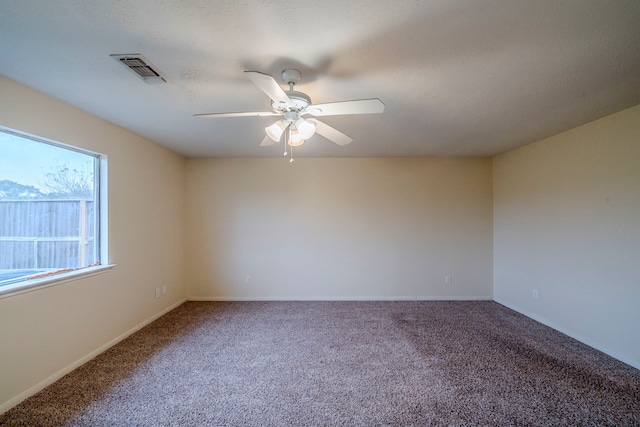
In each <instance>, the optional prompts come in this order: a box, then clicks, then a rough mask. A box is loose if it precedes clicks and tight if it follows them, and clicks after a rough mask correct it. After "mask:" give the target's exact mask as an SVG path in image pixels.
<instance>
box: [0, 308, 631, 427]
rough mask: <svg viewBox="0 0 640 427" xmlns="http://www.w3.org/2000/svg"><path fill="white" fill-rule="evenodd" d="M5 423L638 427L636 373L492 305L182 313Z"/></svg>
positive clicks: (15, 412) (82, 370) (42, 395)
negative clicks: (591, 426) (590, 426)
mask: <svg viewBox="0 0 640 427" xmlns="http://www.w3.org/2000/svg"><path fill="white" fill-rule="evenodd" d="M0 425H2V426H475V425H482V426H525V425H531V426H545V425H549V426H565V425H566V426H589V425H593V426H638V425H640V371H638V370H637V369H634V368H632V367H630V366H628V365H625V364H623V363H621V362H619V361H617V360H615V359H613V358H611V357H609V356H607V355H605V354H603V353H601V352H598V351H596V350H594V349H592V348H590V347H588V346H586V345H584V344H581V343H579V342H577V341H575V340H573V339H571V338H569V337H567V336H565V335H563V334H561V333H559V332H557V331H554V330H552V329H550V328H548V327H546V326H544V325H541V324H539V323H537V322H535V321H533V320H531V319H528V318H526V317H524V316H522V315H520V314H518V313H516V312H514V311H512V310H509V309H507V308H505V307H503V306H501V305H499V304H497V303H495V302H489V301H473V302H471V301H456V302H434V301H429V302H233V303H211V302H187V303H185V304H183V305H181V306H180V307H178V308H177V309H175V310H173V311H172V312H170V313H168V314H167V315H165V316H163V317H162V318H160V319H158V320H157V321H155V322H154V323H152V324H150V325H149V326H147V327H145V328H144V329H142V330H140V331H139V332H137V333H136V334H134V335H132V336H130V337H129V338H127V339H125V340H123V341H122V342H120V343H119V344H117V345H116V346H114V347H112V348H111V349H109V350H108V351H106V352H105V353H103V354H101V355H99V356H98V357H96V358H95V359H93V360H91V361H90V362H88V363H86V364H85V365H83V366H82V367H80V368H78V369H77V370H75V371H73V372H72V373H70V374H68V375H66V376H65V377H63V378H62V379H60V380H59V381H57V382H56V383H55V384H53V385H51V386H49V387H47V388H46V389H44V390H43V391H41V392H40V393H38V394H36V395H35V396H33V397H31V398H29V399H27V400H25V401H24V402H23V403H21V404H20V405H18V406H16V407H15V408H13V409H12V410H10V411H8V412H6V413H5V414H3V415H0Z"/></svg>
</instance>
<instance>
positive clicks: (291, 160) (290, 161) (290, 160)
mask: <svg viewBox="0 0 640 427" xmlns="http://www.w3.org/2000/svg"><path fill="white" fill-rule="evenodd" d="M289 163H293V145H292V146H291V158H290V159H289Z"/></svg>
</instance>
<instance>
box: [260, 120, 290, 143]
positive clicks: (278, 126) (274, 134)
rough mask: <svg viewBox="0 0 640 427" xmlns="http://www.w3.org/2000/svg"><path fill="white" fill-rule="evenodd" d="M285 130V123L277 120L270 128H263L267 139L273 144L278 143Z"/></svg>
mask: <svg viewBox="0 0 640 427" xmlns="http://www.w3.org/2000/svg"><path fill="white" fill-rule="evenodd" d="M286 128H287V123H286V122H285V121H284V120H278V121H277V122H275V123H274V124H272V125H271V126H267V127H266V128H264V131H265V132H266V133H267V135H268V136H269V138H271V139H273V140H274V141H275V142H278V141H280V138H281V137H282V133H283V132H284V130H285V129H286Z"/></svg>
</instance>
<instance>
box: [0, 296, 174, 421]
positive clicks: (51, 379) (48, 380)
mask: <svg viewBox="0 0 640 427" xmlns="http://www.w3.org/2000/svg"><path fill="white" fill-rule="evenodd" d="M185 301H186V299H182V300H180V301H178V302H176V303H175V304H173V305H171V306H169V307H167V308H166V309H164V310H162V311H161V312H159V313H157V314H155V315H153V316H151V317H150V318H148V319H146V320H144V321H143V322H141V323H139V324H137V325H136V326H134V327H133V328H131V329H129V330H128V331H126V332H125V333H123V334H122V335H120V336H118V337H116V338H114V339H112V340H111V341H109V342H108V343H106V344H105V345H103V346H101V347H99V348H97V349H96V350H94V351H92V352H91V353H89V354H87V355H85V356H83V357H81V358H80V359H78V360H76V361H75V362H73V363H72V364H70V365H69V366H66V367H65V368H63V369H61V370H59V371H58V372H56V373H55V374H53V375H51V376H49V377H47V378H45V379H44V380H42V381H40V382H39V383H37V384H36V385H34V386H33V387H29V388H28V389H27V390H25V391H23V392H22V393H20V394H19V395H17V396H15V397H14V398H12V399H9V400H8V401H6V402H4V403H2V404H0V414H2V413H4V412H6V411H8V410H9V409H11V408H13V407H14V406H16V405H18V404H19V403H20V402H22V401H23V400H25V399H26V398H28V397H31V396H33V395H34V394H36V393H37V392H39V391H40V390H42V389H44V388H45V387H47V386H49V385H51V384H53V383H54V382H56V381H58V380H59V379H60V378H62V377H63V376H65V375H67V374H68V373H69V372H71V371H73V370H74V369H77V368H79V367H80V366H82V365H84V364H85V363H87V362H88V361H89V360H91V359H93V358H94V357H96V356H97V355H99V354H100V353H103V352H105V351H106V350H108V349H109V348H111V347H113V346H114V345H116V344H118V343H119V342H120V341H122V340H123V339H125V338H127V337H128V336H130V335H132V334H134V333H136V332H138V331H139V330H140V329H142V328H144V327H145V326H147V325H148V324H149V323H151V322H153V321H154V320H156V319H159V318H160V317H162V316H164V315H165V314H167V313H168V312H170V311H171V310H173V309H174V308H176V307H178V306H180V305H182V304H184V302H185Z"/></svg>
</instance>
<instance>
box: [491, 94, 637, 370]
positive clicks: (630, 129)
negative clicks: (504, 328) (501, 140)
mask: <svg viewBox="0 0 640 427" xmlns="http://www.w3.org/2000/svg"><path fill="white" fill-rule="evenodd" d="M494 233H495V237H494V251H495V252H494V279H495V285H494V297H495V300H496V301H498V302H501V303H503V304H505V305H507V306H509V307H512V308H514V309H516V310H518V311H520V312H522V313H524V314H526V315H528V316H531V317H533V318H535V319H538V320H540V321H542V322H543V323H546V324H548V325H550V326H553V327H555V328H556V329H559V330H561V331H563V332H565V333H567V334H568V335H571V336H573V337H575V338H578V339H579V340H581V341H583V342H585V343H587V344H590V345H592V346H594V347H596V348H599V349H601V350H603V351H605V352H607V353H609V354H611V355H613V356H615V357H617V358H619V359H621V360H624V361H626V362H627V363H629V364H631V365H633V366H635V367H638V368H640V106H637V107H635V108H632V109H629V110H626V111H622V112H620V113H617V114H614V115H612V116H609V117H605V118H603V119H600V120H597V121H594V122H591V123H589V124H587V125H584V126H581V127H578V128H575V129H573V130H571V131H568V132H565V133H562V134H559V135H556V136H554V137H551V138H548V139H545V140H543V141H540V142H537V143H535V144H531V145H528V146H526V147H523V148H521V149H518V150H514V151H512V152H509V153H506V154H503V155H501V156H498V157H496V158H495V159H494ZM533 289H537V290H538V299H533V298H532V290H533Z"/></svg>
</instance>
